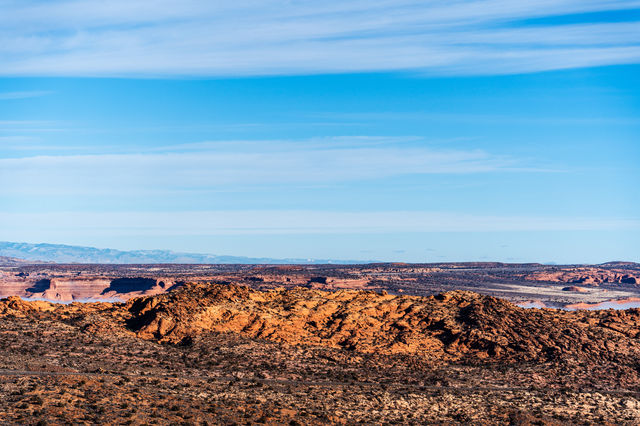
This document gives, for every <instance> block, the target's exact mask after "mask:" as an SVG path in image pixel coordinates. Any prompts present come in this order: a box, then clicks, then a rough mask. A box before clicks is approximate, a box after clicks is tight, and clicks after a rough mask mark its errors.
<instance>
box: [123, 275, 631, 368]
mask: <svg viewBox="0 0 640 426" xmlns="http://www.w3.org/2000/svg"><path fill="white" fill-rule="evenodd" d="M126 307H127V309H128V310H129V312H130V314H131V317H130V318H129V320H128V326H129V328H130V329H131V330H132V331H134V332H135V333H136V334H137V335H138V336H139V337H141V338H144V339H150V340H158V341H161V342H170V343H179V342H188V341H190V340H192V339H193V338H196V337H197V336H198V335H199V334H201V333H205V332H231V333H240V334H242V335H245V336H247V337H251V338H256V339H266V340H272V341H277V342H284V343H288V344H309V345H321V346H329V347H336V348H345V349H350V350H355V351H359V352H379V353H387V354H414V355H420V356H422V357H425V358H427V359H434V360H448V361H456V360H462V359H476V360H501V359H512V360H516V359H517V360H537V361H544V360H549V359H554V358H558V357H565V356H572V357H577V358H585V357H586V358H590V359H598V360H605V359H611V358H612V357H616V356H626V355H629V356H637V355H640V345H639V344H638V342H637V341H636V340H635V338H636V336H638V335H640V311H638V310H630V311H627V312H616V313H610V312H609V313H607V312H563V311H556V310H531V309H523V308H519V307H517V306H515V305H513V304H511V303H509V302H507V301H504V300H501V299H496V298H493V297H489V296H481V295H479V294H476V293H472V292H466V291H453V292H448V293H443V294H441V295H438V296H433V297H410V296H393V295H383V294H378V293H375V292H371V291H347V290H341V291H337V292H325V291H320V290H309V289H292V290H283V289H278V290H271V291H265V292H262V291H256V290H251V289H249V288H247V287H240V286H236V285H225V284H193V285H188V286H186V287H184V288H181V289H179V290H177V291H175V292H172V293H167V294H162V295H158V296H153V297H145V298H137V299H132V300H130V301H129V302H128V303H127V305H126Z"/></svg>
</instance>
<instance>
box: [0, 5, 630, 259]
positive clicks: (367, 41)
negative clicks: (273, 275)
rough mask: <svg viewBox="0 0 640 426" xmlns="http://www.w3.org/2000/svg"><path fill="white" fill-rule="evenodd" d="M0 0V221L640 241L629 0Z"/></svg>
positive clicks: (208, 234) (124, 229)
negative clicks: (319, 0) (152, 3)
mask: <svg viewBox="0 0 640 426" xmlns="http://www.w3.org/2000/svg"><path fill="white" fill-rule="evenodd" d="M149 9H150V8H149V7H148V5H147V3H146V2H135V1H133V2H132V1H128V2H120V1H114V2H109V3H105V4H104V5H101V4H96V3H95V2H78V1H75V2H70V1H68V2H61V1H54V2H29V1H26V2H25V1H21V2H13V1H0V10H2V13H0V40H2V42H0V183H1V184H2V185H0V240H8V241H27V242H51V243H67V244H82V245H90V246H98V247H112V248H119V249H140V248H164V249H174V250H180V251H192V252H209V253H216V254H230V255H246V256H267V257H298V258H310V257H315V258H334V259H375V260H398V261H415V262H438V261H452V260H459V261H463V260H501V261H512V262H522V261H541V262H603V261H607V260H613V259H627V260H635V261H640V246H639V245H638V243H637V241H640V213H639V211H640V191H639V190H638V186H639V185H638V184H639V183H640V65H639V64H640V22H639V21H640V2H633V1H553V2H546V1H537V2H529V1H524V2H506V1H460V2H440V1H433V2H415V1H382V0H380V1H368V2H360V1H352V2H348V3H347V4H344V2H332V1H329V2H324V3H323V4H322V5H318V4H316V3H315V2H306V1H299V2H282V1H261V2H243V3H240V4H237V5H225V4H222V3H216V2H196V1H193V2H189V1H182V2H174V1H163V2H158V4H157V5H156V7H154V8H153V10H149Z"/></svg>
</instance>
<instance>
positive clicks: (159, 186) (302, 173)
mask: <svg viewBox="0 0 640 426" xmlns="http://www.w3.org/2000/svg"><path fill="white" fill-rule="evenodd" d="M391 139H393V138H391ZM366 141H370V142H372V143H373V145H371V146H367V144H366V143H365V142H366ZM305 142H308V143H305ZM348 142H349V138H344V139H341V138H337V139H336V140H335V141H333V143H328V144H327V145H326V146H323V145H322V144H320V143H319V142H318V141H316V140H311V141H300V142H299V143H293V142H279V143H273V141H270V142H268V143H267V142H265V143H262V144H260V143H259V142H256V141H254V142H241V141H238V142H236V143H231V142H228V141H227V142H222V143H221V144H220V145H219V146H216V144H214V143H209V144H203V145H201V146H200V145H187V146H186V147H187V148H191V150H188V151H186V152H185V151H184V149H183V150H181V151H178V152H172V151H166V152H155V151H154V152H147V153H140V154H103V155H60V156H32V157H23V158H4V159H0V181H1V182H2V183H3V184H2V185H1V186H0V195H10V194H13V195H44V194H48V195H55V194H58V195H83V194H93V195H96V194H112V195H115V194H128V193H129V194H135V193H141V194H144V193H159V192H160V193H161V192H163V191H167V192H169V191H185V190H186V191H188V190H207V189H214V188H220V187H233V186H238V185H288V186H291V185H301V184H302V185H305V184H327V183H336V182H346V181H359V180H360V181H362V180H373V179H380V178H389V177H392V176H400V175H411V174H444V173H454V174H455V173H485V172H493V171H505V170H512V169H515V168H516V167H521V166H522V165H520V164H518V162H517V161H516V160H514V159H512V158H508V157H502V156H496V155H491V154H488V153H486V152H484V151H480V150H467V151H465V150H432V149H428V148H423V147H419V146H408V147H406V146H404V147H403V146H393V145H392V146H382V145H380V146H377V145H375V143H376V142H379V138H354V140H353V145H349V144H348ZM340 144H342V145H343V146H341V145H340ZM179 148H180V146H176V147H173V148H172V149H179Z"/></svg>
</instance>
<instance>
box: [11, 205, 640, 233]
mask: <svg viewBox="0 0 640 426" xmlns="http://www.w3.org/2000/svg"><path fill="white" fill-rule="evenodd" d="M0 223H2V224H3V226H4V227H8V228H9V229H14V230H15V229H23V228H24V229H30V230H39V229H47V230H51V229H56V230H58V232H60V233H64V232H67V231H73V232H78V231H80V232H90V233H91V234H92V235H94V234H99V235H132V234H135V235H137V236H145V235H146V236H158V235H161V236H163V237H166V236H189V235H195V236H203V235H269V234H327V233H330V234H359V233H394V232H515V231H587V230H588V231H598V230H610V231H611V230H634V231H638V230H640V220H638V219H637V218H598V217H588V216H584V217H570V218H567V217H553V216H489V215H473V214H462V213H456V212H437V211H397V210H396V211H371V212H345V211H317V210H220V211H177V212H175V211H173V212H158V211H156V212H135V211H127V212H113V213H96V212H93V213H92V212H49V213H46V214H45V213H28V214H23V213H20V214H18V213H2V212H0ZM0 229H2V228H0ZM9 229H8V230H9Z"/></svg>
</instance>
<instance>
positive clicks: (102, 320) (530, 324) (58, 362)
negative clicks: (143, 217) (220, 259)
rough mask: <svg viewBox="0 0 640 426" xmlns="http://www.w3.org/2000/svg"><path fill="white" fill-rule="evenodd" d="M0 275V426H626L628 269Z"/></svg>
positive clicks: (224, 268)
mask: <svg viewBox="0 0 640 426" xmlns="http://www.w3.org/2000/svg"><path fill="white" fill-rule="evenodd" d="M2 265H3V266H2V267H1V268H0V296H1V297H2V298H3V299H2V300H1V301H0V354H1V356H0V395H1V397H2V398H0V418H1V419H2V422H3V423H5V424H70V423H71V424H98V423H99V424H102V423H105V424H287V425H288V424H356V423H366V424H521V425H527V424H638V423H639V422H640V400H639V399H638V398H639V396H640V363H639V362H638V359H640V340H639V339H640V309H637V308H635V307H634V306H635V305H636V304H637V303H638V301H640V286H639V285H638V284H639V283H640V265H638V264H634V263H624V262H612V263H607V264H601V265H540V264H501V263H447V264H401V263H393V264H392V263H386V264H364V265H309V266H305V265H81V264H68V265H61V264H53V263H29V262H24V261H20V260H17V259H3V260H2ZM611 307H615V308H616V309H611ZM605 308H609V309H605ZM622 308H628V309H622Z"/></svg>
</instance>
